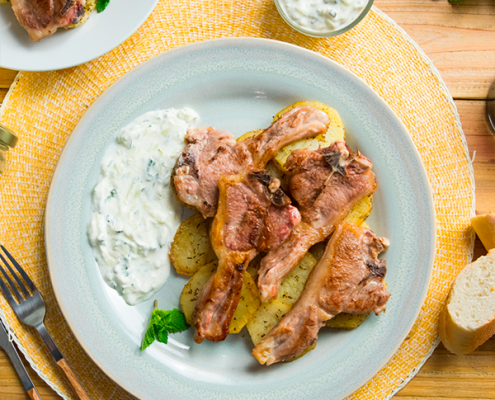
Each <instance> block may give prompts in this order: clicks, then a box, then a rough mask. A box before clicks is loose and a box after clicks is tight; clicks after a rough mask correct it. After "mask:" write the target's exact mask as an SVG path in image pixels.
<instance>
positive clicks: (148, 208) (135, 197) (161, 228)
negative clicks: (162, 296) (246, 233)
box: [88, 108, 199, 305]
mask: <svg viewBox="0 0 495 400" xmlns="http://www.w3.org/2000/svg"><path fill="white" fill-rule="evenodd" d="M198 118H199V117H198V114H196V112H195V111H193V110H191V109H190V108H183V109H173V108H170V109H167V110H160V111H151V112H148V113H146V114H144V115H142V116H141V117H139V118H137V119H136V120H134V121H133V122H131V123H130V124H129V125H127V126H126V127H125V128H123V129H121V130H120V132H119V133H118V135H117V140H116V142H115V143H112V144H111V145H110V146H109V147H108V148H107V149H106V151H105V154H104V156H103V158H102V161H101V164H100V165H101V166H100V176H99V179H98V183H97V185H96V186H95V188H94V190H93V197H92V210H91V211H92V212H91V219H90V223H89V229H88V237H89V242H90V244H91V246H92V247H93V250H94V255H95V259H96V263H97V264H98V266H99V269H100V272H101V276H102V277H103V279H104V281H105V282H106V283H107V285H109V286H110V287H111V288H113V289H115V290H117V292H118V293H119V294H120V295H121V296H122V297H123V298H124V300H125V301H126V302H127V303H128V304H130V305H135V304H138V303H140V302H142V301H144V300H146V299H148V298H150V297H151V296H152V295H153V294H154V293H156V292H157V291H158V290H159V289H160V288H161V287H162V285H163V284H164V283H165V281H166V280H167V278H168V276H169V274H170V259H169V256H168V252H169V249H170V243H171V242H172V239H173V237H174V233H175V232H176V230H177V228H178V227H179V225H180V221H181V216H182V207H181V205H180V204H179V203H177V202H176V201H175V198H174V194H173V191H172V189H171V187H170V175H171V173H172V170H173V167H174V164H175V160H176V159H177V157H178V156H179V155H180V154H181V152H182V150H183V149H184V136H185V135H186V132H187V130H188V129H190V128H191V127H193V125H194V124H195V123H196V121H197V119H198Z"/></svg>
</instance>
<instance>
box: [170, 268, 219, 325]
mask: <svg viewBox="0 0 495 400" xmlns="http://www.w3.org/2000/svg"><path fill="white" fill-rule="evenodd" d="M217 267H218V262H216V261H215V262H211V263H209V264H207V265H205V266H204V267H201V268H200V269H199V270H198V271H197V272H196V273H195V274H194V275H193V276H192V277H191V279H189V282H187V283H186V286H184V289H182V294H181V296H180V300H179V302H180V306H181V308H182V312H183V313H184V315H185V317H186V321H187V323H188V324H189V325H192V323H193V312H194V308H195V307H196V303H197V302H198V296H199V292H200V291H201V288H202V287H203V286H204V284H205V283H206V281H208V279H210V276H212V275H213V274H214V273H215V271H216V270H217Z"/></svg>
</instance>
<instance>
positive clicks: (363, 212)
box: [344, 194, 373, 226]
mask: <svg viewBox="0 0 495 400" xmlns="http://www.w3.org/2000/svg"><path fill="white" fill-rule="evenodd" d="M372 209H373V195H371V194H370V195H369V196H366V197H363V198H362V199H361V200H359V203H357V204H356V205H355V206H354V207H353V208H352V210H351V211H350V212H349V214H347V216H346V217H345V218H344V222H350V223H352V224H355V225H358V226H361V225H363V224H364V221H366V218H368V217H369V215H370V213H371V210H372Z"/></svg>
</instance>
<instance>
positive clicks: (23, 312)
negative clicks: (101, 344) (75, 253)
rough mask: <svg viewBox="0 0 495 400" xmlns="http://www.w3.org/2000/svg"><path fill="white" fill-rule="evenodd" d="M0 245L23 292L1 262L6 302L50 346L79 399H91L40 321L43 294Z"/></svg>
mask: <svg viewBox="0 0 495 400" xmlns="http://www.w3.org/2000/svg"><path fill="white" fill-rule="evenodd" d="M0 247H1V248H2V250H3V251H4V253H5V254H6V255H7V257H8V258H9V260H10V262H11V263H12V264H13V265H14V267H15V268H16V270H17V272H18V273H16V272H15V271H14V270H13V268H12V267H11V265H10V264H9V262H8V261H7V260H6V259H5V257H4V256H3V255H2V253H0V259H1V260H2V262H3V263H4V264H5V266H6V267H7V268H8V270H9V271H10V273H11V274H12V276H13V277H14V279H15V281H16V282H17V285H18V286H19V288H20V290H21V291H22V293H23V295H24V297H23V296H22V295H21V294H20V293H19V290H17V287H16V285H15V284H14V282H13V281H12V279H11V278H10V276H9V275H8V274H7V272H5V270H4V269H3V268H2V266H1V263H0V271H1V273H2V274H3V276H4V278H5V281H4V280H3V279H2V277H1V275H0V288H1V289H2V292H3V294H4V296H5V298H6V299H7V301H8V302H9V304H10V306H11V307H12V308H13V310H14V312H15V313H16V315H17V317H18V318H19V319H20V320H21V321H22V322H23V323H25V324H27V325H31V326H34V327H35V328H36V330H37V331H38V332H39V334H40V335H41V338H42V339H43V341H44V342H45V345H46V347H48V350H50V353H51V354H52V356H53V358H54V360H55V362H56V363H57V364H58V365H59V366H60V368H62V370H63V371H64V373H65V375H66V376H67V378H68V379H69V381H70V383H71V385H72V387H73V388H74V390H75V391H76V393H77V395H78V396H79V398H80V399H81V400H90V398H89V396H88V394H87V393H86V391H85V390H84V388H83V386H82V385H81V383H80V382H79V380H78V379H77V378H76V376H75V375H74V372H73V371H72V369H71V368H70V367H69V365H68V364H67V361H65V358H64V356H63V355H62V353H61V352H60V350H59V349H58V347H57V345H56V344H55V342H54V341H53V339H52V337H51V336H50V334H49V333H48V331H47V330H46V328H45V325H44V324H43V321H44V319H45V313H46V306H45V302H44V300H43V298H42V297H41V294H40V292H39V291H38V289H37V288H36V286H35V285H34V283H33V281H32V280H31V279H30V278H29V276H28V275H27V274H26V272H25V271H24V270H23V269H22V267H21V266H20V265H19V263H18V262H17V261H16V260H15V259H14V257H12V256H11V255H10V253H9V252H8V251H7V249H6V248H5V247H3V246H2V245H0ZM19 275H20V276H21V277H22V279H24V282H26V284H27V287H28V288H29V289H30V291H31V293H30V292H29V291H28V289H27V287H26V285H25V284H24V282H23V281H22V280H21V278H20V277H19ZM6 282H7V283H8V285H7V284H6ZM9 286H10V289H9Z"/></svg>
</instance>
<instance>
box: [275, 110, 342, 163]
mask: <svg viewBox="0 0 495 400" xmlns="http://www.w3.org/2000/svg"><path fill="white" fill-rule="evenodd" d="M299 106H311V107H315V108H317V109H319V110H321V111H323V112H325V113H327V114H328V116H329V118H330V125H329V126H328V130H327V133H325V134H323V135H318V136H316V137H314V138H308V139H301V140H297V141H295V142H293V143H291V144H289V145H287V146H285V147H284V148H283V149H281V150H280V151H279V152H278V154H277V155H276V156H275V158H274V162H275V165H276V166H277V168H279V169H280V170H281V171H285V168H284V165H285V161H286V160H287V157H289V155H290V153H292V152H293V151H294V150H296V149H310V150H317V149H319V148H322V147H328V146H330V145H331V144H332V143H333V142H335V141H336V140H344V139H345V131H344V123H343V122H342V120H341V119H340V116H339V113H338V112H337V111H336V110H334V109H333V108H331V107H328V106H327V105H325V104H323V103H320V102H319V101H298V102H297V103H294V104H292V105H290V106H289V107H287V108H284V109H283V110H282V111H280V112H278V113H277V114H276V115H275V117H273V122H275V121H276V120H278V119H279V118H280V117H281V116H282V114H284V113H286V112H287V111H290V110H292V109H293V108H296V107H299Z"/></svg>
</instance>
